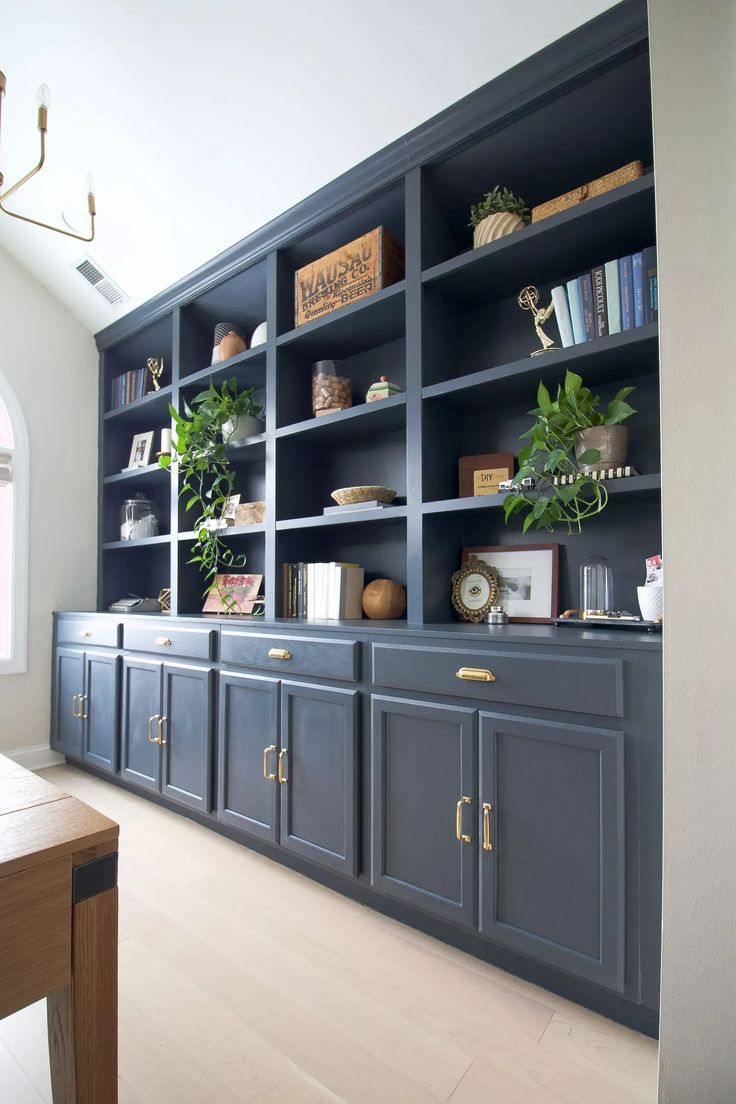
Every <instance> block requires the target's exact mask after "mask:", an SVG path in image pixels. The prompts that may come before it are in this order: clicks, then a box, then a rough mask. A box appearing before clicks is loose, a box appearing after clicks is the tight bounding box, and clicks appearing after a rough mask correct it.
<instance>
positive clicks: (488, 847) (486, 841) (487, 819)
mask: <svg viewBox="0 0 736 1104" xmlns="http://www.w3.org/2000/svg"><path fill="white" fill-rule="evenodd" d="M492 811H493V806H492V805H491V803H490V802H489V801H484V802H483V850H484V851H492V850H493V844H492V843H491V812H492Z"/></svg>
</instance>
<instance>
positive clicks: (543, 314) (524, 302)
mask: <svg viewBox="0 0 736 1104" xmlns="http://www.w3.org/2000/svg"><path fill="white" fill-rule="evenodd" d="M516 301H517V303H518V304H519V306H520V307H521V309H522V310H530V311H531V312H532V317H533V318H534V329H535V330H536V332H537V337H538V338H539V340H540V341H541V343H542V348H541V349H535V350H534V352H533V353H531V354H530V355H531V356H539V355H540V353H546V352H547V350H548V349H556V348H557V346H556V345H555V343H554V341H553V340H552V338H551V337H547V334H546V333H545V332H544V330H543V329H542V325H543V324H544V323H545V322H547V321H548V320H549V317H550V315H551V314H552V312H553V311H554V309H555V305H554V303H552V302H550V304H549V306H547V307H544V308H541V307H540V306H539V289H538V288H535V287H534V285H533V284H530V285H529V287H525V288H522V289H521V291H520V292H519V295H518V298H517V300H516Z"/></svg>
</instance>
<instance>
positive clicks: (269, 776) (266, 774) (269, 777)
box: [263, 744, 276, 782]
mask: <svg viewBox="0 0 736 1104" xmlns="http://www.w3.org/2000/svg"><path fill="white" fill-rule="evenodd" d="M272 751H276V745H275V744H269V745H268V747H265V748H264V749H263V777H264V778H265V779H266V781H267V782H275V781H276V775H275V774H271V772H270V771H269V769H268V756H269V755H270V753H271V752H272Z"/></svg>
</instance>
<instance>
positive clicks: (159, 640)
mask: <svg viewBox="0 0 736 1104" xmlns="http://www.w3.org/2000/svg"><path fill="white" fill-rule="evenodd" d="M153 643H154V644H160V645H161V647H162V648H170V647H171V641H170V640H169V638H168V636H157V637H156V639H155V640H154V642H153Z"/></svg>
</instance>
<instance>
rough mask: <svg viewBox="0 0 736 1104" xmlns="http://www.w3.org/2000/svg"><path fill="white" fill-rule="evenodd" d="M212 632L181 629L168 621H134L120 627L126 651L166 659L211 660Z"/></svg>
mask: <svg viewBox="0 0 736 1104" xmlns="http://www.w3.org/2000/svg"><path fill="white" fill-rule="evenodd" d="M215 636H216V633H215V631H214V629H210V628H205V627H202V628H195V627H193V626H191V625H187V626H181V625H177V624H176V623H173V624H172V622H171V621H169V620H166V621H159V622H157V623H155V624H153V625H149V624H147V623H145V622H143V623H141V622H139V621H135V620H129V621H126V622H125V623H124V625H123V647H124V648H125V650H126V651H128V652H131V651H132V652H148V653H149V654H152V655H157V654H158V655H160V656H161V658H162V659H163V660H166V659H167V658H168V657H169V656H172V655H174V656H186V657H187V658H189V659H214V654H215V652H214V648H215Z"/></svg>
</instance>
